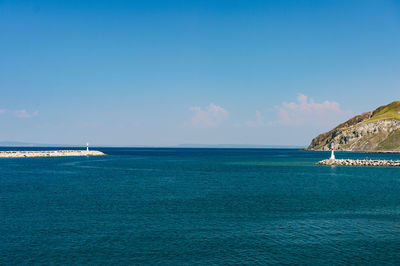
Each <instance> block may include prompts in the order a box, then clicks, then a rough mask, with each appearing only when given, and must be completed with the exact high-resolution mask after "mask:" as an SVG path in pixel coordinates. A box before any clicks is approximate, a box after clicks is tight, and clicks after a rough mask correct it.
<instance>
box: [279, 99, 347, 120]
mask: <svg viewBox="0 0 400 266" xmlns="http://www.w3.org/2000/svg"><path fill="white" fill-rule="evenodd" d="M276 108H277V110H278V115H279V123H280V124H283V125H304V124H312V125H330V124H334V123H337V122H340V121H343V120H344V119H346V118H348V116H349V115H351V114H352V112H351V111H348V110H343V109H341V108H340V105H339V103H337V102H334V101H324V102H322V103H316V102H314V100H313V99H312V98H309V97H308V96H306V95H304V94H300V95H299V96H298V97H297V102H289V103H287V102H284V103H282V105H280V106H277V107H276Z"/></svg>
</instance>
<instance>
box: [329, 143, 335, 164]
mask: <svg viewBox="0 0 400 266" xmlns="http://www.w3.org/2000/svg"><path fill="white" fill-rule="evenodd" d="M329 160H335V146H334V145H333V142H332V143H331V158H329Z"/></svg>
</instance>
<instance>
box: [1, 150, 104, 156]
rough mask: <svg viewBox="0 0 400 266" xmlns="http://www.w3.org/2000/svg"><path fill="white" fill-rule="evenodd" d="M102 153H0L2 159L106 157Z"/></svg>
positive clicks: (79, 151)
mask: <svg viewBox="0 0 400 266" xmlns="http://www.w3.org/2000/svg"><path fill="white" fill-rule="evenodd" d="M104 155H106V154H105V153H103V152H101V151H94V150H93V151H87V150H54V151H0V158H24V157H65V156H104Z"/></svg>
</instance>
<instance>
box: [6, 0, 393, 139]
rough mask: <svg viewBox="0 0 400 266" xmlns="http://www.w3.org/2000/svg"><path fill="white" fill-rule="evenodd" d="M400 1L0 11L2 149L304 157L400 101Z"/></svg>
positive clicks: (38, 5) (10, 6)
mask: <svg viewBox="0 0 400 266" xmlns="http://www.w3.org/2000/svg"><path fill="white" fill-rule="evenodd" d="M399 33H400V3H399V2H398V1H389V0H387V1H368V0H360V1H352V0H346V1H338V0H336V1H329V0H327V1H289V0H288V1H232V0H230V1H218V0H216V1H152V0H146V1H118V0H113V1H87V0H80V1H62V0H60V1H40V0H37V1H18V0H13V1H4V0H0V95H1V98H0V99H1V100H0V123H1V130H0V140H15V141H27V142H37V143H57V144H80V143H85V142H86V141H89V142H91V143H93V144H97V145H130V146H132V145H133V146H134V145H154V146H169V145H176V144H181V143H196V144H227V143H229V144H265V145H299V146H305V145H308V144H309V142H310V141H311V139H312V138H313V137H315V136H316V135H317V134H319V133H322V132H324V131H326V130H329V129H331V128H332V127H333V126H335V125H336V124H337V123H339V122H342V121H344V120H346V119H347V118H350V117H351V116H352V115H355V114H358V113H361V112H365V111H370V110H372V109H374V108H376V107H378V106H380V105H383V104H387V103H390V102H392V101H394V100H400V86H399V85H400V78H399V77H400V75H399V74H400V49H399V47H400V34H399Z"/></svg>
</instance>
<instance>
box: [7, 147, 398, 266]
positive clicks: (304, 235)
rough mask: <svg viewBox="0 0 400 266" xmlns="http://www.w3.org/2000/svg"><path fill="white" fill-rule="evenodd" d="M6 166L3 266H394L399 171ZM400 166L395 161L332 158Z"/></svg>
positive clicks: (269, 164) (115, 158) (213, 156)
mask: <svg viewBox="0 0 400 266" xmlns="http://www.w3.org/2000/svg"><path fill="white" fill-rule="evenodd" d="M100 150H102V151H104V152H106V153H108V154H109V156H106V157H64V158H20V159H0V218H1V219H0V264H1V265H17V264H47V265H57V264H90V265H92V264H102V265H104V264H108V265H110V264H144V265H155V264H159V265H211V264H221V265H225V264H251V265H254V264H262V265H265V264H275V263H277V264H332V263H335V264H383V263H388V264H399V263H400V168H372V167H333V168H331V167H326V166H314V165H313V163H314V162H316V161H318V160H321V159H325V158H327V157H329V153H328V152H306V151H298V150H273V149H271V150H269V149H144V148H142V149H128V148H104V149H100ZM336 157H337V158H344V157H345V158H360V159H363V158H365V157H369V158H386V159H400V155H390V154H387V155H379V154H349V153H344V154H340V153H338V154H336Z"/></svg>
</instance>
